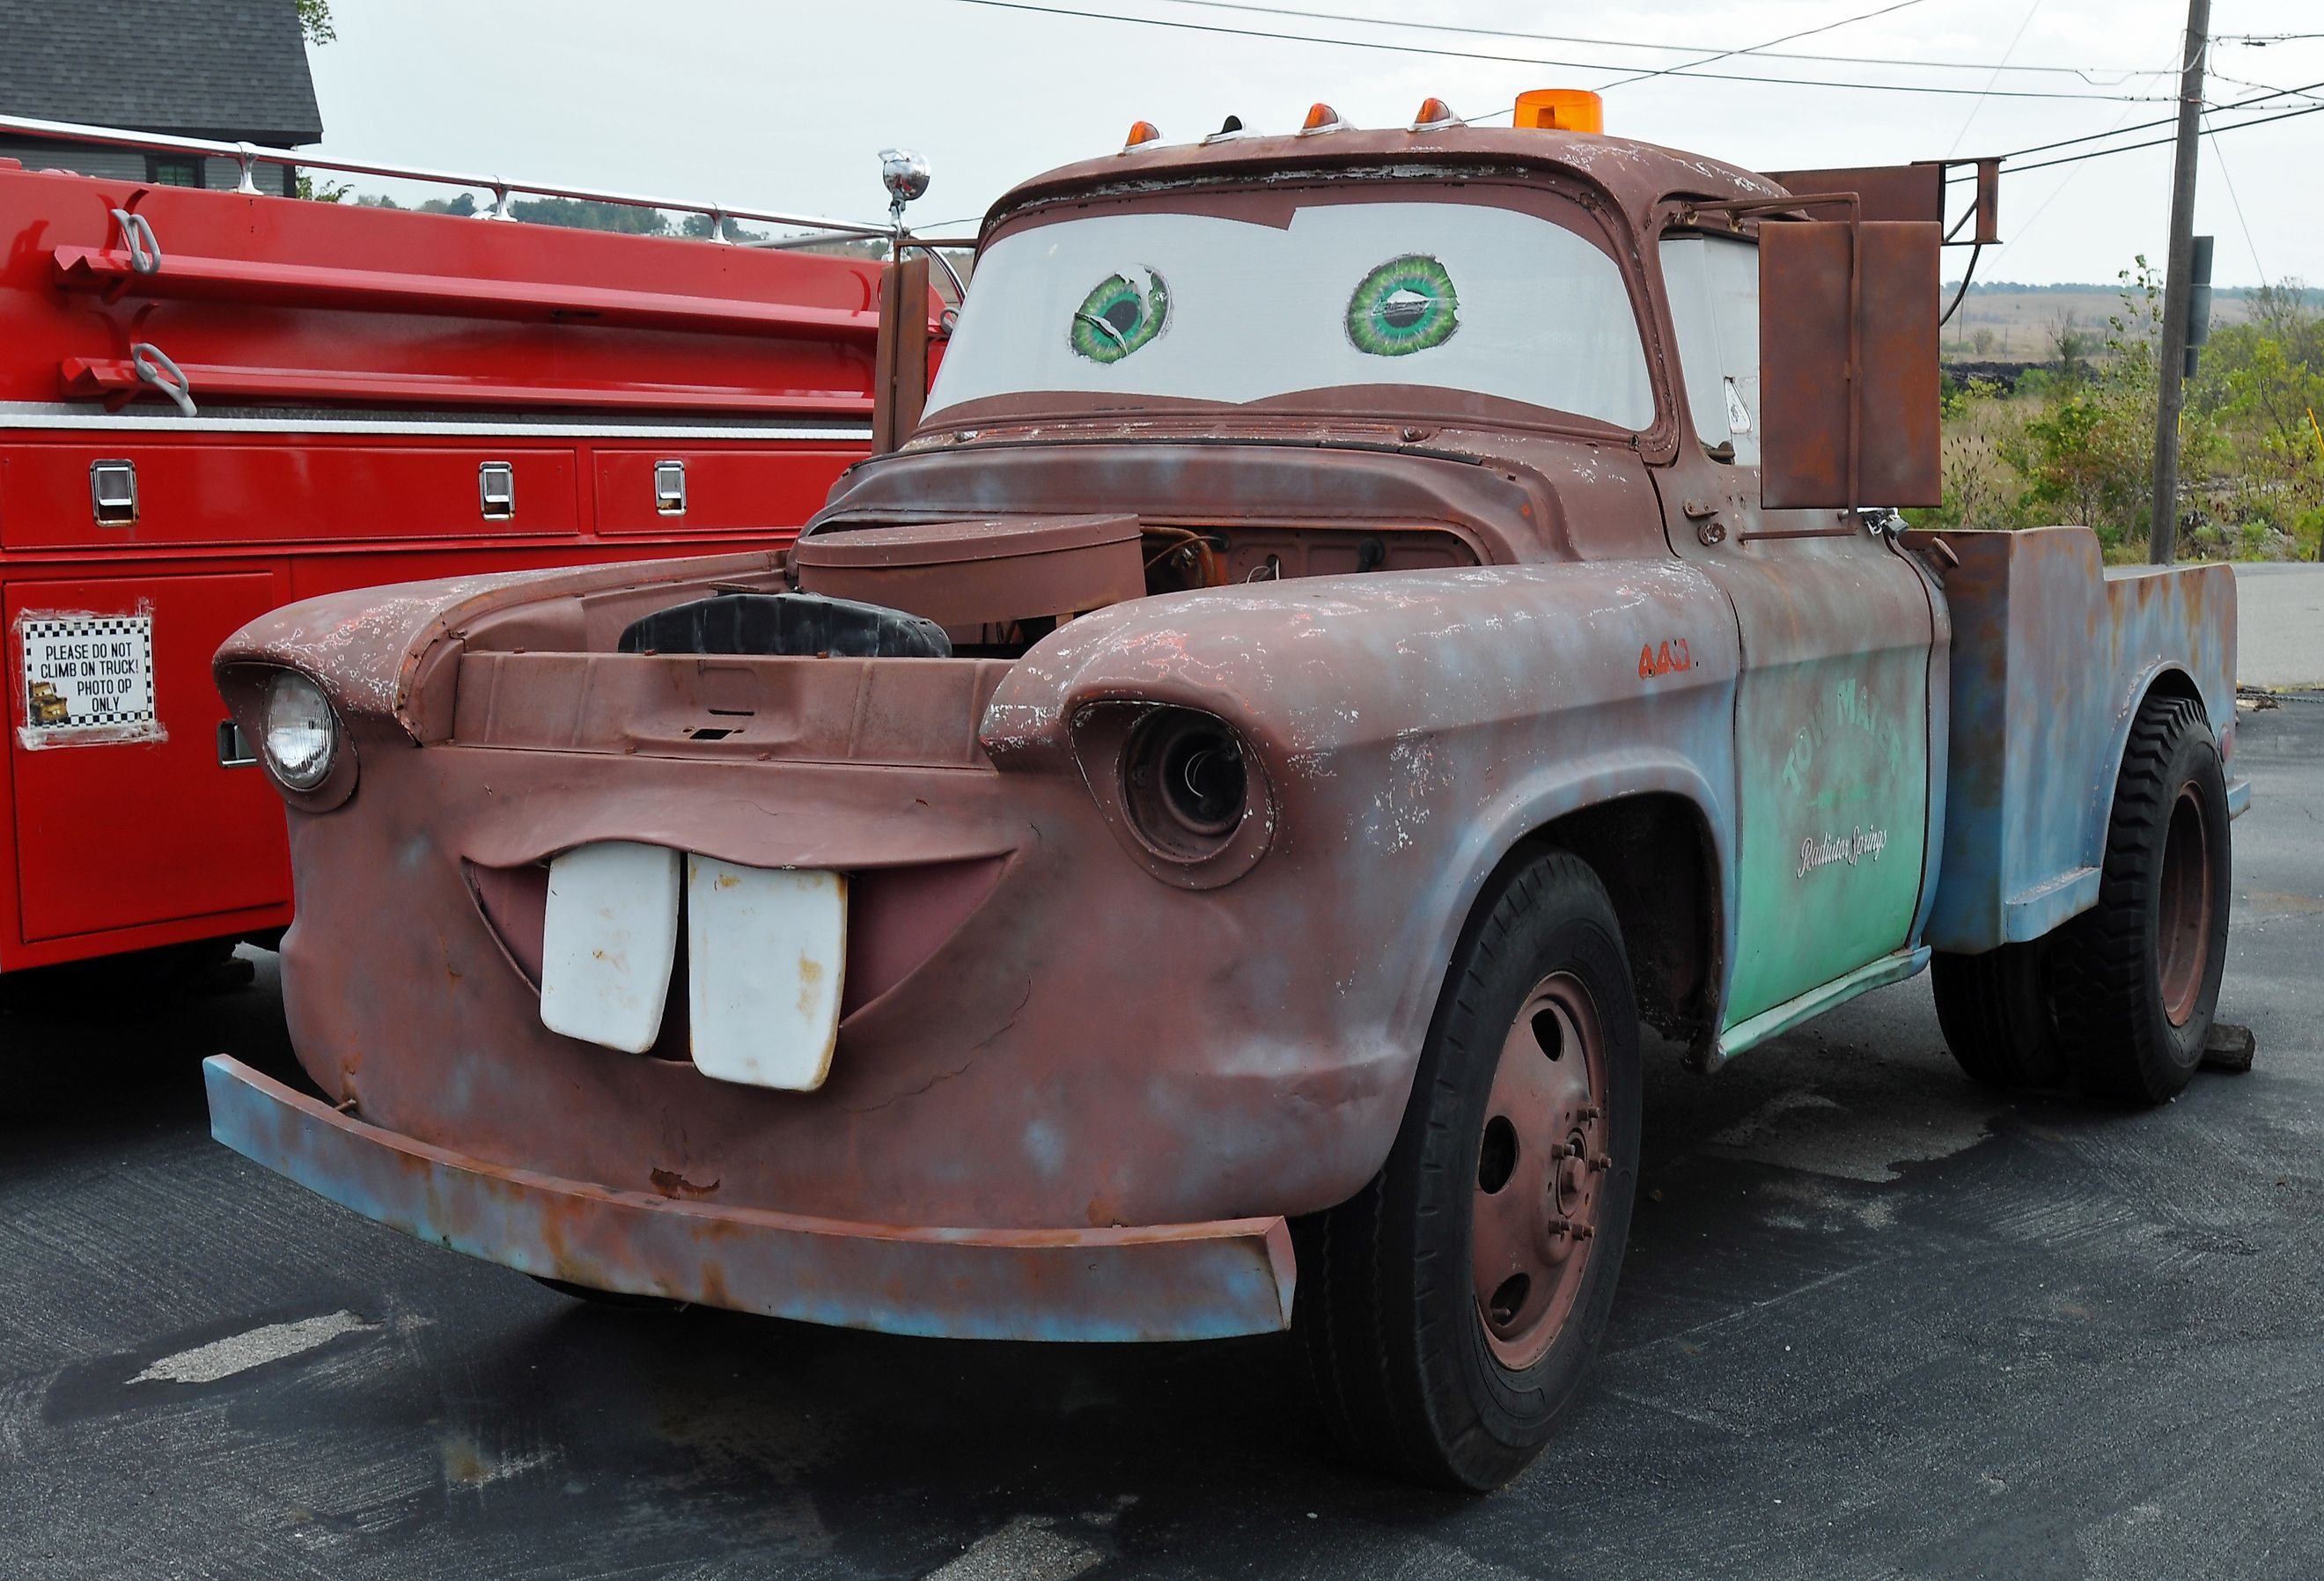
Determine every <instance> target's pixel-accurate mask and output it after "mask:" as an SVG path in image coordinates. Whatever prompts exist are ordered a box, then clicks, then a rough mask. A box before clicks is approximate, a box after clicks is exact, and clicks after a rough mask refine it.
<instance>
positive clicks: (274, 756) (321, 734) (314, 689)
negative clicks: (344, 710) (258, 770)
mask: <svg viewBox="0 0 2324 1581" xmlns="http://www.w3.org/2000/svg"><path fill="white" fill-rule="evenodd" d="M259 751H260V753H261V754H262V755H263V756H264V758H265V759H266V767H267V770H268V772H271V773H272V774H273V776H274V777H275V778H276V779H278V780H280V781H282V783H283V784H285V785H287V786H289V787H290V788H291V790H313V789H314V788H315V787H316V786H318V785H320V784H321V783H322V782H323V781H325V780H326V779H327V778H329V776H330V772H331V764H332V763H333V761H334V760H335V759H336V758H337V756H338V752H339V722H338V719H337V716H335V715H334V714H333V713H332V712H331V705H330V700H329V699H328V698H325V697H324V696H323V689H322V688H320V687H318V686H317V685H316V684H315V683H314V682H313V681H311V680H308V679H307V678H306V677H305V676H303V675H301V674H300V673H299V672H298V671H297V670H279V671H277V672H276V673H275V676H274V679H273V680H271V681H269V682H268V683H267V686H266V724H265V728H264V730H263V733H262V735H261V736H260V740H259Z"/></svg>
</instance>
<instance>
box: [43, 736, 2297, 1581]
mask: <svg viewBox="0 0 2324 1581" xmlns="http://www.w3.org/2000/svg"><path fill="white" fill-rule="evenodd" d="M2242 728H2243V734H2242V736H2241V744H2240V748H2239V754H2238V756H2239V761H2240V762H2241V763H2242V764H2243V765H2244V770H2245V772H2247V773H2248V774H2249V775H2250V776H2251V777H2252V778H2253V779H2254V780H2255V781H2256V783H2257V785H2258V788H2259V791H2258V799H2257V800H2256V802H2255V806H2254V809H2253V810H2252V811H2251V812H2250V813H2249V814H2248V815H2247V816H2246V818H2243V819H2242V820H2241V821H2240V822H2238V824H2237V825H2236V905H2235V922H2234V935H2233V954H2232V958H2231V961H2230V964H2229V966H2228V969H2227V981H2226V986H2225V988H2224V990H2223V992H2222V996H2221V1002H2220V1014H2221V1017H2222V1018H2223V1019H2224V1020H2227V1021H2229V1022H2244V1023H2247V1024H2249V1025H2250V1026H2251V1027H2252V1028H2254V1029H2255V1031H2256V1032H2257V1034H2258V1039H2259V1059H2258V1063H2257V1066H2256V1068H2255V1069H2254V1070H2253V1071H2252V1072H2251V1073H2250V1074H2248V1075H2245V1076H2224V1075H2215V1074H2209V1073H2206V1074H2204V1075H2202V1076H2199V1077H2197V1079H2196V1081H2195V1083H2194V1085H2193V1086H2191V1087H2190V1089H2189V1090H2188V1091H2187V1092H2186V1093H2185V1094H2184V1095H2183V1096H2181V1098H2180V1099H2179V1100H2178V1101H2177V1102H2176V1103H2174V1104H2172V1105H2167V1106H2166V1107H2164V1108H2163V1109H2162V1110H2160V1111H2156V1112H2152V1113H2127V1112H2121V1111H2103V1110H2092V1109H2089V1108H2087V1107H2084V1106H2082V1105H2078V1104H2075V1103H2072V1102H2069V1101H2067V1100H2065V1099H2063V1098H2055V1099H2052V1098H2025V1099H2006V1098H2001V1097H1997V1096H1991V1095H1988V1094H1986V1093H1984V1092H1981V1091H1980V1090H1978V1089H1977V1088H1975V1087H1972V1086H1969V1084H1968V1083H1967V1082H1966V1081H1964V1080H1963V1079H1962V1078H1961V1077H1960V1076H1959V1075H1958V1074H1957V1073H1956V1071H1955V1070H1954V1068H1953V1066H1952V1064H1951V1061H1950V1059H1949V1058H1948V1056H1947V1055H1946V1054H1945V1052H1944V1050H1943V1048H1942V1045H1941V1042H1940V1040H1939V1037H1938V1032H1937V1026H1936V1020H1935V1016H1934V1014H1933V1012H1932V1009H1931V1005H1930V1001H1929V997H1928V991H1927V989H1926V987H1925V985H1923V983H1919V982H1915V983H1909V984H1905V985H1900V986H1898V987H1896V988H1893V989H1889V990H1886V991H1884V992H1882V993H1879V994H1874V995H1871V996H1869V997H1867V998H1866V999H1863V1000H1859V1001H1858V1002H1857V1003H1854V1004H1852V1005H1850V1006H1848V1007H1846V1008H1845V1009H1843V1010H1841V1011H1840V1012H1837V1013H1835V1014H1833V1015H1831V1016H1829V1017H1826V1018H1825V1019H1823V1020H1822V1021H1820V1022H1815V1023H1813V1024H1812V1025H1810V1026H1809V1027H1807V1028H1805V1029H1803V1030H1802V1031H1797V1032H1794V1033H1793V1034H1791V1035H1789V1036H1787V1037H1785V1038H1784V1039H1782V1040H1779V1041H1777V1042H1776V1043H1775V1044H1773V1045H1770V1046H1769V1047H1767V1048H1765V1049H1761V1050H1758V1051H1756V1052H1754V1053H1752V1054H1750V1055H1748V1056H1747V1057H1746V1058H1744V1059H1741V1060H1740V1061H1738V1063H1737V1064H1736V1066H1735V1067H1734V1068H1731V1069H1729V1070H1728V1071H1726V1072H1724V1073H1722V1074H1721V1075H1720V1076H1717V1077H1711V1078H1708V1079H1706V1078H1702V1077H1693V1076H1689V1075H1687V1074H1685V1073H1684V1072H1683V1071H1682V1070H1680V1069H1679V1068H1678V1066H1677V1061H1676V1056H1675V1052H1674V1050H1670V1049H1651V1050H1650V1054H1649V1065H1648V1072H1647V1111H1646V1155H1645V1162H1644V1167H1643V1173H1642V1187H1643V1190H1644V1196H1643V1197H1642V1199H1641V1201H1640V1202H1639V1205H1638V1211H1637V1222H1636V1226H1635V1231H1634V1238H1633V1242H1632V1244H1631V1246H1630V1251H1629V1261H1628V1269H1627V1271H1626V1272H1625V1275H1624V1282H1623V1286H1622V1291H1621V1295H1620V1297H1619V1299H1618V1302H1617V1304H1616V1307H1615V1311H1614V1317H1613V1322H1612V1326H1611V1328H1610V1330H1609V1336H1608V1349H1607V1353H1606V1354H1605V1355H1604V1356H1603V1357H1602V1359H1601V1362H1600V1366H1599V1367H1598V1369H1597V1371H1596V1373H1595V1374H1594V1379H1593V1382H1591V1385H1590V1386H1589V1387H1588V1388H1587V1389H1586V1390H1585V1391H1584V1394H1583V1397H1582V1401H1581V1402H1580V1404H1579V1406H1578V1408H1577V1409H1576V1410H1574V1411H1573V1413H1572V1415H1571V1417H1570V1418H1569V1419H1568V1420H1567V1422H1566V1424H1565V1427H1564V1429H1563V1434H1562V1436H1561V1437H1560V1438H1558V1440H1557V1441H1556V1442H1555V1443H1554V1445H1553V1446H1552V1447H1551V1448H1550V1450H1549V1452H1548V1453H1547V1454H1546V1455H1545V1456H1544V1457H1543V1458H1542V1459H1541V1460H1540V1461H1539V1462H1538V1463H1537V1464H1536V1465H1535V1466H1534V1467H1533V1468H1532V1469H1531V1470H1530V1471H1529V1472H1528V1473H1527V1474H1526V1475H1525V1476H1524V1477H1522V1478H1521V1479H1520V1480H1519V1481H1518V1482H1517V1484H1515V1485H1514V1486H1512V1487H1510V1488H1509V1489H1508V1490H1506V1491H1505V1492H1503V1493H1499V1494H1495V1495H1492V1496H1489V1497H1485V1498H1478V1499H1469V1498H1455V1497H1451V1496H1447V1495H1439V1494H1433V1493H1419V1492H1415V1491H1412V1490H1409V1489H1406V1488H1402V1487H1399V1486H1397V1485H1394V1484H1387V1483H1383V1482H1381V1481H1379V1480H1377V1479H1375V1478H1372V1477H1369V1476H1367V1475H1362V1474H1360V1473H1357V1472H1353V1471H1351V1470H1348V1469H1346V1468H1344V1467H1342V1466H1341V1465H1336V1464H1334V1463H1333V1461H1332V1460H1331V1459H1330V1458H1329V1456H1327V1455H1326V1453H1325V1452H1324V1450H1323V1447H1322V1446H1321V1444H1320V1443H1319V1441H1318V1438H1317V1435H1316V1432H1315V1429H1314V1425H1313V1422H1312V1419H1311V1417H1310V1414H1309V1411H1308V1408H1307V1405H1306V1403H1305V1396H1304V1393H1303V1391H1302V1385H1301V1382H1300V1379H1299V1375H1298V1371H1297V1360H1296V1354H1295V1353H1294V1351H1293V1349H1292V1347H1291V1346H1290V1345H1288V1344H1287V1343H1286V1342H1284V1341H1282V1340H1277V1339H1266V1340H1255V1341H1245V1342H1235V1343H1231V1344H1222V1345H1205V1346H1171V1347H1156V1348H1120V1349H1098V1348H1064V1347H1055V1348H1051V1347H1040V1346H1032V1345H976V1344H964V1343H940V1342H932V1341H914V1340H899V1339H890V1338H885V1337H881V1336H871V1335H863V1334H855V1333H845V1332H831V1331H821V1330H816V1329H812V1328H806V1327H795V1326H790V1325H786V1324H780V1323H775V1322H771V1321H764V1320H758V1319H752V1318H741V1317H736V1316H732V1315H728V1314H724V1313H717V1312H708V1311H699V1310H696V1311H687V1312H678V1313H669V1312H640V1313H617V1312H608V1311H605V1310H602V1309H598V1308H591V1307H587V1306H584V1305H581V1304H579V1303H576V1302H574V1301H571V1300H568V1299H566V1298H564V1297H562V1296H560V1295H558V1294H556V1293H554V1292H552V1291H550V1290H546V1289H543V1288H541V1287H539V1286H538V1285H535V1284H533V1283H531V1282H530V1281H527V1280H525V1279H523V1278H521V1277H520V1276H519V1275H516V1274H514V1273H511V1272H508V1271H503V1270H500V1269H496V1268H492V1267H488V1266H485V1265H484V1264H482V1263H477V1262H469V1261H467V1260H465V1259H463V1258H460V1257H457V1256H455V1255H454V1254H452V1253H447V1252H443V1251H439V1250H433V1249H430V1248H429V1247H426V1246H422V1245H419V1244H415V1243H413V1242H410V1241H408V1240H406V1239H404V1238H403V1237H401V1236H400V1235H397V1234H392V1233H391V1232H388V1231H386V1230H383V1229H380V1228H378V1227H376V1226H374V1225H370V1224H367V1223H365V1222H364V1221H362V1220H360V1219H358V1218H356V1217H355V1216H353V1215H351V1214H348V1213H346V1212H343V1211H341V1210H339V1209H337V1208H336V1207H331V1206H329V1205H327V1204H326V1203H324V1202H322V1201H320V1200H318V1199H317V1198H314V1197H309V1196H308V1195H307V1194H306V1193H304V1192H303V1191H301V1190H300V1189H299V1188H295V1187H292V1186H291V1185H290V1184H288V1183H287V1182H285V1181H282V1180H281V1179H276V1178H274V1177H273V1176H271V1175H269V1174H267V1173H265V1172H263V1171H262V1170H259V1169H257V1168H256V1167H254V1166H253V1165H250V1164H248V1163H246V1162H244V1160H241V1159H239V1158H237V1157H235V1156H234V1155H232V1154H230V1153H228V1152H226V1151H225V1150H223V1149H221V1148H219V1147H217V1146H216V1145H214V1144H213V1143H211V1142H209V1140H208V1135H207V1132H206V1128H205V1119H204V1112H203V1106H202V1096H201V1082H200V1078H199V1074H198V1068H197V1062H198V1059H200V1057H201V1056H203V1055H205V1054H208V1053H212V1052H217V1051H219V1050H227V1051H231V1052H233V1053H235V1054H237V1055H239V1056H240V1057H242V1058H244V1059H249V1060H251V1061H253V1062H254V1063H255V1064H258V1065H259V1066H261V1067H262V1068H266V1069H269V1070H272V1071H274V1072H277V1073H287V1072H288V1071H289V1070H290V1069H291V1057H290V1051H289V1049H288V1047H287V1045H286V1042H285V1040H284V1037H283V1033H282V1030H281V1019H280V1017H281V1011H280V997H279V992H280V991H279V985H278V983H277V979H276V977H275V975H274V969H273V957H272V956H259V957H256V958H257V960H258V962H259V968H258V975H257V981H256V983H255V985H253V986H251V987H248V988H245V989H241V990H238V991H233V992H226V993H221V994H209V995H206V996H202V997H198V998H194V999H191V1000H184V999H173V998H171V997H169V996H166V995H158V994H152V992H150V991H148V990H146V989H144V988H142V987H141V986H139V985H137V984H135V983H134V982H133V981H130V980H128V979H126V978H125V977H124V976H123V975H122V974H120V973H119V972H118V970H117V969H115V968H106V967H97V968H93V969H89V970H84V971H75V972H69V973H58V974H45V975H25V976H22V977H16V978H11V979H8V980H6V981H5V982H0V1045H5V1050H6V1055H7V1060H6V1067H5V1069H6V1077H7V1079H6V1083H5V1088H4V1089H0V1575H5V1576H10V1577H24V1578H32V1577H49V1576H55V1577H75V1578H90V1577H107V1576H137V1577H150V1576H269V1577H295V1576H317V1577H324V1576H328V1577H334V1578H343V1577H418V1576H494V1577H514V1576H528V1577H529V1576H544V1577H545V1576H560V1577H561V1576H671V1577H712V1576H801V1577H821V1576H926V1575H931V1574H933V1575H936V1576H944V1577H945V1578H946V1581H966V1578H970V1577H999V1576H1027V1577H1044V1578H1050V1581H1065V1578H1067V1577H1072V1576H1084V1575H1087V1576H1205V1577H1208V1576H1216V1577H1226V1576H1314V1577H1319V1578H1320V1577H1340V1576H1366V1577H1381V1578H1391V1577H1393V1578H1411V1581H1419V1578H1422V1577H1428V1578H1437V1577H1443V1578H1446V1581H1461V1578H1466V1577H1478V1578H1483V1577H1508V1576H1605V1577H1627V1576H1637V1577H1657V1578H1661V1577H1671V1576H1729V1575H1732V1576H1835V1577H1838V1576H1848V1577H1863V1576H2019V1575H2024V1576H2158V1575H2172V1576H2238V1577H2256V1576H2314V1575H2317V1574H2319V1573H2324V1515H2319V1506H2318V1502H2317V1500H2316V1498H2315V1492H2314V1484H2315V1478H2314V1470H2315V1467H2316V1466H2317V1465H2319V1464H2324V1409H2320V1408H2319V1402H2324V1343H2319V1339H2320V1338H2324V1234H2319V1230H2318V1227H2317V1226H2318V1225H2319V1223H2324V898H2319V897H2324V700H2310V699H2304V698H2289V699H2286V700H2285V701H2284V702H2283V703H2282V705H2281V706H2279V707H2273V708H2271V709H2268V710H2265V711H2262V712H2256V713H2247V714H2246V716H2245V717H2244V721H2243V727H2242Z"/></svg>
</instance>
